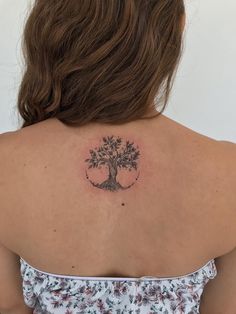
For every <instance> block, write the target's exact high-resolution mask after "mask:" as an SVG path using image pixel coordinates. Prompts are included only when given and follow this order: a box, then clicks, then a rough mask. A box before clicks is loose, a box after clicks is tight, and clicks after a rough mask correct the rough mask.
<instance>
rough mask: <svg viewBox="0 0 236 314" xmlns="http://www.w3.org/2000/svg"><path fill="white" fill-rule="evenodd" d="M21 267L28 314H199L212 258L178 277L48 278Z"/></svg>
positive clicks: (212, 275) (210, 276)
mask: <svg viewBox="0 0 236 314" xmlns="http://www.w3.org/2000/svg"><path fill="white" fill-rule="evenodd" d="M20 262H21V275H22V279H23V281H22V288H23V295H24V300H25V303H26V305H28V306H29V307H31V308H33V309H34V310H33V313H34V314H54V313H55V314H125V313H127V314H154V313H160V314H172V313H174V314H199V307H200V300H201V295H202V292H203V289H204V286H205V285H206V284H207V282H208V281H209V280H210V279H213V278H215V276H216V275H217V270H216V266H215V262H214V259H213V260H210V261H209V262H208V263H207V264H206V265H204V266H203V267H202V268H200V269H198V270H197V271H195V272H193V273H191V274H187V275H185V276H179V277H169V278H158V277H151V276H144V277H140V278H115V277H113V278H112V277H105V278H102V277H76V276H66V275H65V276H63V275H57V274H50V273H46V272H43V271H40V270H38V269H36V268H34V267H33V266H31V265H29V264H28V263H27V262H26V261H25V260H24V259H23V258H20Z"/></svg>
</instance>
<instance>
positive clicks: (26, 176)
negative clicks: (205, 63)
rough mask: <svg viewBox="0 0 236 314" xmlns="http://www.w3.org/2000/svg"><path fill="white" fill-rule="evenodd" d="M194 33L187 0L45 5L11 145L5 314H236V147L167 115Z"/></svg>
mask: <svg viewBox="0 0 236 314" xmlns="http://www.w3.org/2000/svg"><path fill="white" fill-rule="evenodd" d="M184 23H185V12H184V3H183V1H182V0H149V1H144V0H127V1H121V0H116V1H115V0H109V1H105V0H103V1H98V0H86V1H85V0H80V1H78V0H55V1H53V0H51V1H42V0H38V1H36V2H35V3H34V6H33V8H32V10H31V12H30V15H29V16H28V19H27V22H26V25H25V30H24V40H23V44H24V45H23V49H24V50H23V51H24V56H25V60H26V68H25V73H24V76H23V78H22V82H21V85H20V89H19V94H18V108H19V112H20V115H21V117H22V118H23V125H22V127H21V128H20V129H19V130H17V131H14V132H7V133H4V134H2V135H1V137H0V150H1V154H0V158H1V163H0V165H1V169H0V170H1V185H0V186H1V190H0V193H1V194H0V197H1V211H0V212H1V217H0V239H1V243H2V247H1V253H0V254H1V255H0V261H1V262H0V263H1V264H0V266H1V267H0V276H1V283H0V309H1V311H2V313H3V314H5V313H14V314H16V313H17V314H25V313H37V314H38V313H40V314H42V313H67V314H68V313H94V314H96V313H188V314H190V313H201V314H213V313H224V314H233V313H234V310H235V298H233V295H234V294H235V293H236V280H235V278H236V267H235V262H236V249H235V246H236V240H235V238H236V237H235V236H236V223H235V221H236V220H235V218H236V210H235V201H236V199H235V186H236V185H235V183H236V182H235V181H236V178H235V173H236V166H235V157H236V148H235V144H233V143H228V142H223V141H216V140H214V139H211V138H209V137H206V136H204V135H201V134H198V133H196V132H194V131H192V130H190V129H188V128H186V127H184V126H183V125H181V124H179V123H177V122H175V121H173V120H171V119H169V118H167V117H165V116H164V115H163V114H162V112H163V110H164V108H165V105H166V104H167V101H168V96H169V93H170V90H171V86H172V82H173V77H174V74H175V73H176V69H177V65H178V63H179V60H180V56H181V48H182V38H183V29H184ZM160 104H162V105H163V106H162V109H161V110H160V111H157V110H156V109H155V106H157V105H158V106H159V105H160ZM233 279H234V280H233ZM224 287H225V288H227V289H225V290H224V289H223V288H224ZM203 289H204V293H203ZM202 293H203V294H202Z"/></svg>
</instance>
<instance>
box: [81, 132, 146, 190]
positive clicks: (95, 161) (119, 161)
mask: <svg viewBox="0 0 236 314" xmlns="http://www.w3.org/2000/svg"><path fill="white" fill-rule="evenodd" d="M138 148H139V147H138V146H136V147H134V143H133V142H130V141H128V140H126V141H124V140H122V138H121V137H119V136H117V137H115V136H113V135H112V136H104V137H103V138H102V144H101V145H100V146H99V147H96V148H95V149H90V150H89V153H90V158H87V159H85V162H87V163H88V164H89V167H88V169H90V168H99V169H100V168H101V166H103V165H104V166H107V167H108V169H109V175H108V178H107V179H106V180H105V181H103V182H102V183H95V182H93V181H92V180H90V178H89V176H88V173H87V170H86V171H85V173H86V178H87V179H88V180H89V182H90V183H91V184H92V185H93V186H95V187H97V188H99V189H103V190H108V191H118V190H126V189H128V188H130V187H131V186H132V185H134V183H135V182H136V181H137V180H138V177H139V171H138V175H137V176H136V178H135V181H134V182H132V183H131V184H130V185H128V186H122V185H121V184H120V183H119V182H118V181H117V180H116V176H117V174H118V170H119V169H126V170H129V171H131V170H133V169H134V170H135V171H137V167H138V163H137V162H138V160H139V156H140V151H139V149H138Z"/></svg>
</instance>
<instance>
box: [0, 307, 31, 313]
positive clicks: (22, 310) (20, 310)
mask: <svg viewBox="0 0 236 314" xmlns="http://www.w3.org/2000/svg"><path fill="white" fill-rule="evenodd" d="M0 314H33V309H30V308H29V307H28V306H26V305H22V306H18V307H17V308H14V309H7V310H3V311H2V312H0Z"/></svg>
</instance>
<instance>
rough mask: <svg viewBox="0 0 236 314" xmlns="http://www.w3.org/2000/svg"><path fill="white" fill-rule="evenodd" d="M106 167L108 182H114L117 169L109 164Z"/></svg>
mask: <svg viewBox="0 0 236 314" xmlns="http://www.w3.org/2000/svg"><path fill="white" fill-rule="evenodd" d="M108 166H109V178H108V180H111V181H114V182H116V176H117V167H116V165H113V164H112V163H111V162H109V163H108Z"/></svg>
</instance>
